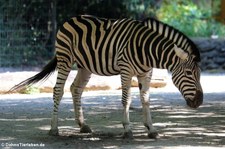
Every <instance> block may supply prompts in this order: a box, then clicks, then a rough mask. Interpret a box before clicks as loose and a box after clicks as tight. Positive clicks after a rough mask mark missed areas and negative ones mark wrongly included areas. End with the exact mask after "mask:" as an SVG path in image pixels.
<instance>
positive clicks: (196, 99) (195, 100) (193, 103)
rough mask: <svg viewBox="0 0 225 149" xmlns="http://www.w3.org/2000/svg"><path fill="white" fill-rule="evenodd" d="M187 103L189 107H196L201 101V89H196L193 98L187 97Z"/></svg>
mask: <svg viewBox="0 0 225 149" xmlns="http://www.w3.org/2000/svg"><path fill="white" fill-rule="evenodd" d="M186 101H187V105H188V106H189V107H191V108H198V107H199V106H200V105H201V104H202V103H203V93H202V91H199V90H198V91H196V94H195V97H194V98H193V100H191V99H187V100H186Z"/></svg>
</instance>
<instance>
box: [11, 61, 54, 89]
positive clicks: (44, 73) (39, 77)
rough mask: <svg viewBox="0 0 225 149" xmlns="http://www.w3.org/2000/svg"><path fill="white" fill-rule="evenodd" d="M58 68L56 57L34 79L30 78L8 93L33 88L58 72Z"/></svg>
mask: <svg viewBox="0 0 225 149" xmlns="http://www.w3.org/2000/svg"><path fill="white" fill-rule="evenodd" d="M56 66H57V59H56V57H54V58H53V59H52V60H51V61H50V62H49V63H48V64H47V65H46V66H45V67H44V68H43V69H42V71H41V72H39V73H38V74H36V75H35V76H33V77H30V78H28V79H26V80H24V81H22V82H20V83H19V84H17V85H15V86H14V87H12V88H11V89H10V90H9V91H8V92H13V91H17V90H20V89H23V88H25V87H27V86H31V85H33V84H35V83H37V82H39V81H41V80H46V79H47V78H48V77H49V76H50V75H51V74H52V73H53V72H54V71H55V70H56Z"/></svg>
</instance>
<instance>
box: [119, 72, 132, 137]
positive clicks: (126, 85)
mask: <svg viewBox="0 0 225 149" xmlns="http://www.w3.org/2000/svg"><path fill="white" fill-rule="evenodd" d="M131 78H132V77H131V76H128V75H127V74H124V75H123V74H121V82H122V104H123V108H124V109H123V127H124V135H123V138H126V139H132V138H133V133H132V130H131V125H130V118H129V109H130V104H131V95H130V87H131Z"/></svg>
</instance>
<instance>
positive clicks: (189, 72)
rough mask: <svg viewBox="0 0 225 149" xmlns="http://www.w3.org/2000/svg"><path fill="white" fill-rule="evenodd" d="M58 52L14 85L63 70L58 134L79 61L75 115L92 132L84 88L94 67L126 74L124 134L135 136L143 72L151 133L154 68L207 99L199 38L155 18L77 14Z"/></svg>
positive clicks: (62, 33)
mask: <svg viewBox="0 0 225 149" xmlns="http://www.w3.org/2000/svg"><path fill="white" fill-rule="evenodd" d="M55 46H56V54H55V56H54V58H53V59H52V60H51V61H50V62H49V63H48V64H47V65H46V66H45V67H44V68H43V70H42V71H41V72H40V73H38V74H37V75H35V76H33V77H31V78H29V79H27V80H25V81H23V82H21V83H20V84H18V85H16V86H15V87H13V88H12V90H17V89H20V88H22V87H25V86H27V85H32V84H34V83H36V82H38V81H40V80H42V79H45V78H47V77H48V76H49V75H50V74H51V73H52V72H53V71H55V69H57V70H58V76H57V82H56V85H55V87H54V95H53V100H54V109H53V113H52V120H51V130H50V134H52V135H57V134H58V106H59V103H60V100H61V98H62V96H63V88H64V84H65V81H66V79H67V76H68V74H69V72H70V70H71V67H72V66H73V64H74V63H76V64H77V66H78V73H77V76H76V78H75V80H74V82H73V83H72V85H71V88H70V89H71V93H72V97H73V102H74V108H75V117H76V120H77V122H78V124H79V126H80V132H85V133H87V132H91V129H90V128H89V127H88V125H86V124H85V122H84V117H83V111H82V107H81V100H80V99H81V94H82V92H83V89H84V87H85V85H86V84H87V82H88V81H89V79H90V76H91V73H95V74H98V75H106V76H110V75H117V74H120V75H121V83H122V104H123V107H124V111H123V126H124V129H125V133H124V136H125V137H132V131H131V127H130V120H129V107H130V104H131V96H130V87H131V78H132V77H133V76H137V78H138V82H139V88H140V99H141V102H142V106H143V114H144V125H145V126H146V127H147V129H148V136H149V137H153V138H154V137H156V136H157V131H156V129H155V128H154V127H153V125H152V119H151V115H150V109H149V105H150V104H149V91H148V90H149V83H150V80H151V73H152V68H154V67H155V68H164V69H168V70H170V71H171V72H172V80H173V82H174V84H175V86H176V87H177V88H178V89H179V90H180V92H181V93H182V94H183V96H184V98H185V99H186V101H187V105H189V106H190V107H192V108H197V107H199V106H200V105H201V104H202V101H203V92H202V88H201V85H200V68H199V66H198V62H199V61H200V54H199V51H198V49H197V47H196V46H195V44H194V43H193V42H192V41H191V40H190V39H189V38H187V37H186V36H185V35H184V34H183V33H181V32H179V31H178V30H176V29H174V28H173V27H170V26H168V25H166V24H163V23H161V22H159V21H157V20H155V19H147V20H145V21H143V22H141V21H136V20H132V19H120V20H113V21H111V20H109V19H103V18H97V17H93V16H78V17H74V18H72V19H70V20H68V21H67V22H65V23H64V24H63V26H62V27H61V28H60V29H59V31H58V33H57V38H56V44H55Z"/></svg>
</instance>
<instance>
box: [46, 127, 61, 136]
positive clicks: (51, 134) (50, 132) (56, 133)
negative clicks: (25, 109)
mask: <svg viewBox="0 0 225 149" xmlns="http://www.w3.org/2000/svg"><path fill="white" fill-rule="evenodd" d="M48 134H49V135H50V136H58V135H59V130H58V129H51V130H50V131H49V132H48Z"/></svg>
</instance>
